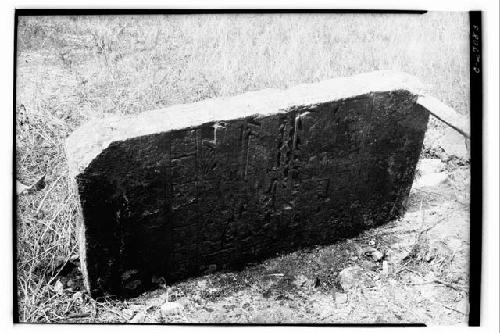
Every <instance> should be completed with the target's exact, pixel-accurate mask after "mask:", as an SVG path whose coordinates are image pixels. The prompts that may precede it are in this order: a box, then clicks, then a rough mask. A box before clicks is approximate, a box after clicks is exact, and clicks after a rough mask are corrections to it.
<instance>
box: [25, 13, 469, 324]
mask: <svg viewBox="0 0 500 333" xmlns="http://www.w3.org/2000/svg"><path fill="white" fill-rule="evenodd" d="M379 69H395V70H401V71H405V72H408V73H410V74H413V75H415V76H417V77H419V78H420V79H422V81H424V82H426V83H429V84H431V85H432V86H431V87H430V90H431V91H432V93H433V95H435V96H436V97H438V98H440V99H441V100H443V101H444V102H446V103H448V104H449V105H450V106H452V107H454V108H455V109H456V110H457V111H458V112H460V113H462V114H468V112H469V98H468V96H469V94H468V93H469V80H468V69H469V62H468V17H467V15H466V14H462V13H430V14H426V15H423V16H418V15H397V16H396V15H223V16H212V15H206V16H195V15H192V16H145V17H139V16H125V17H29V18H28V17H26V18H20V25H19V27H18V55H17V71H18V76H17V103H16V107H17V112H16V118H17V119H16V126H17V127H16V151H17V155H16V161H17V170H16V171H17V178H18V179H19V180H20V181H21V182H22V183H24V184H28V185H29V184H32V183H34V182H36V181H37V180H38V179H39V178H40V177H42V176H43V175H45V176H46V182H47V186H46V187H45V188H44V189H42V190H40V191H38V192H35V193H31V194H26V195H22V196H19V201H18V208H17V210H18V220H17V232H18V240H17V244H18V253H17V267H18V280H17V282H18V297H19V310H20V320H21V321H23V322H37V321H58V320H64V318H67V317H68V315H70V314H75V313H80V312H84V313H86V311H87V312H89V313H91V314H93V315H95V312H96V308H98V307H100V306H101V307H102V306H103V305H102V304H100V305H99V304H97V305H96V304H95V303H88V302H87V303H85V302H82V301H81V299H79V298H78V297H77V298H72V297H71V295H72V293H71V292H66V293H63V294H58V293H57V292H56V291H55V290H54V286H55V282H56V281H57V278H55V274H56V273H57V271H55V270H56V268H57V267H58V266H59V265H60V264H61V262H64V261H66V260H68V259H69V258H70V256H72V255H74V254H76V253H77V250H76V247H77V243H76V238H75V235H74V225H75V216H76V210H77V209H78V205H77V201H76V197H75V195H74V192H73V189H72V186H71V180H70V179H68V177H67V168H66V163H65V153H64V141H65V138H66V137H67V136H68V135H69V134H70V133H71V132H72V131H73V130H74V129H75V128H76V127H78V126H79V125H80V124H82V123H83V122H85V121H87V120H89V119H92V118H100V117H103V116H105V115H106V114H111V113H112V114H132V113H138V112H142V111H145V110H150V109H155V108H160V107H164V106H168V105H172V104H177V103H189V102H194V101H198V100H202V99H205V98H210V97H215V96H227V95H236V94H239V93H242V92H245V91H248V90H256V89H262V88H286V87H288V86H293V85H295V84H298V83H306V82H316V81H320V80H323V79H327V78H332V77H338V76H347V75H352V74H356V73H361V72H367V71H372V70H379ZM83 304H86V305H83ZM89 304H93V305H92V306H91V305H89ZM89 306H90V307H91V309H90V310H89V309H87V308H83V307H89Z"/></svg>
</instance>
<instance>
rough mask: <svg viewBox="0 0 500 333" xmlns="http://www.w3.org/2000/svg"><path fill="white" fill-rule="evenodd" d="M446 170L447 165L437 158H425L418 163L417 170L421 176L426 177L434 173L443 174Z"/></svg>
mask: <svg viewBox="0 0 500 333" xmlns="http://www.w3.org/2000/svg"><path fill="white" fill-rule="evenodd" d="M444 169H445V165H444V163H443V162H441V160H440V159H437V158H423V159H421V160H420V161H419V162H418V165H417V170H418V171H419V172H420V174H422V175H425V174H429V173H434V172H441V171H443V170H444Z"/></svg>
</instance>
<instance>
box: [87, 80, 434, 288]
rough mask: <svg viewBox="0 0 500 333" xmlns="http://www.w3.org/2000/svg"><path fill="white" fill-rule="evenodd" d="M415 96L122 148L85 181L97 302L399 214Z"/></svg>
mask: <svg viewBox="0 0 500 333" xmlns="http://www.w3.org/2000/svg"><path fill="white" fill-rule="evenodd" d="M415 101H416V97H415V96H414V95H412V94H411V93H409V92H407V91H402V90H401V91H393V92H380V93H372V94H367V95H363V96H356V97H353V98H349V99H344V100H340V101H335V102H331V103H323V104H319V105H314V106H309V107H301V106H295V107H292V108H290V110H288V111H287V112H286V113H281V114H275V115H269V116H264V117H259V118H257V117H246V118H243V119H238V120H231V121H226V122H220V123H207V124H203V125H201V126H199V127H194V128H188V129H184V130H175V131H167V132H162V133H158V134H152V135H146V136H141V137H136V138H130V139H127V140H124V141H119V142H113V143H111V144H110V145H109V147H107V148H106V149H104V150H103V151H102V152H101V154H99V155H98V156H97V157H96V158H95V159H94V160H93V161H92V162H91V163H90V164H89V165H88V166H87V168H86V169H85V171H84V172H82V173H80V174H79V175H78V176H77V184H78V192H79V195H80V201H81V205H82V212H83V219H84V226H85V243H86V244H84V245H82V246H86V263H87V267H86V268H87V271H88V283H89V287H90V291H91V294H92V296H94V297H95V296H99V295H102V294H111V295H119V296H125V297H127V296H133V295H136V294H138V293H140V292H142V291H144V290H146V289H148V288H151V287H152V280H154V279H157V278H158V277H164V278H165V279H166V281H167V282H173V281H176V280H179V279H183V278H187V277H190V276H195V275H199V274H203V273H204V272H206V271H207V270H209V269H210V270H212V269H214V268H215V269H234V268H240V267H243V266H244V265H245V264H246V263H248V262H255V261H256V260H259V259H263V258H266V257H270V256H274V255H276V254H277V253H283V252H289V251H293V250H295V249H298V248H301V247H307V246H313V245H319V244H329V243H332V242H334V241H336V240H340V239H343V238H346V237H350V236H352V235H355V234H357V233H359V232H360V231H362V230H364V229H366V228H369V227H373V226H376V225H380V224H382V223H385V222H388V221H390V220H392V219H394V218H397V217H398V216H399V215H400V214H401V213H402V211H403V209H404V207H403V202H404V200H405V199H406V198H407V196H408V194H409V191H410V188H411V185H412V181H413V176H414V172H415V166H416V164H417V161H418V158H419V153H420V151H421V147H422V141H423V138H424V134H425V130H426V126H427V121H428V117H429V113H428V111H427V110H426V109H425V108H423V107H422V106H420V105H418V104H416V103H415Z"/></svg>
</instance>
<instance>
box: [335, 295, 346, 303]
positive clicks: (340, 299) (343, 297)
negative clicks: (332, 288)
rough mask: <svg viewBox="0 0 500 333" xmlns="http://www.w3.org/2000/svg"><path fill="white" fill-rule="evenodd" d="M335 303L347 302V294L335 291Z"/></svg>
mask: <svg viewBox="0 0 500 333" xmlns="http://www.w3.org/2000/svg"><path fill="white" fill-rule="evenodd" d="M335 303H337V304H345V303H347V294H345V293H335Z"/></svg>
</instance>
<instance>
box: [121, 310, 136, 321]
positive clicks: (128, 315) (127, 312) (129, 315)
mask: <svg viewBox="0 0 500 333" xmlns="http://www.w3.org/2000/svg"><path fill="white" fill-rule="evenodd" d="M122 313H123V316H124V317H125V318H128V319H127V320H130V319H132V318H133V315H134V310H132V309H123V310H122Z"/></svg>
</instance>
